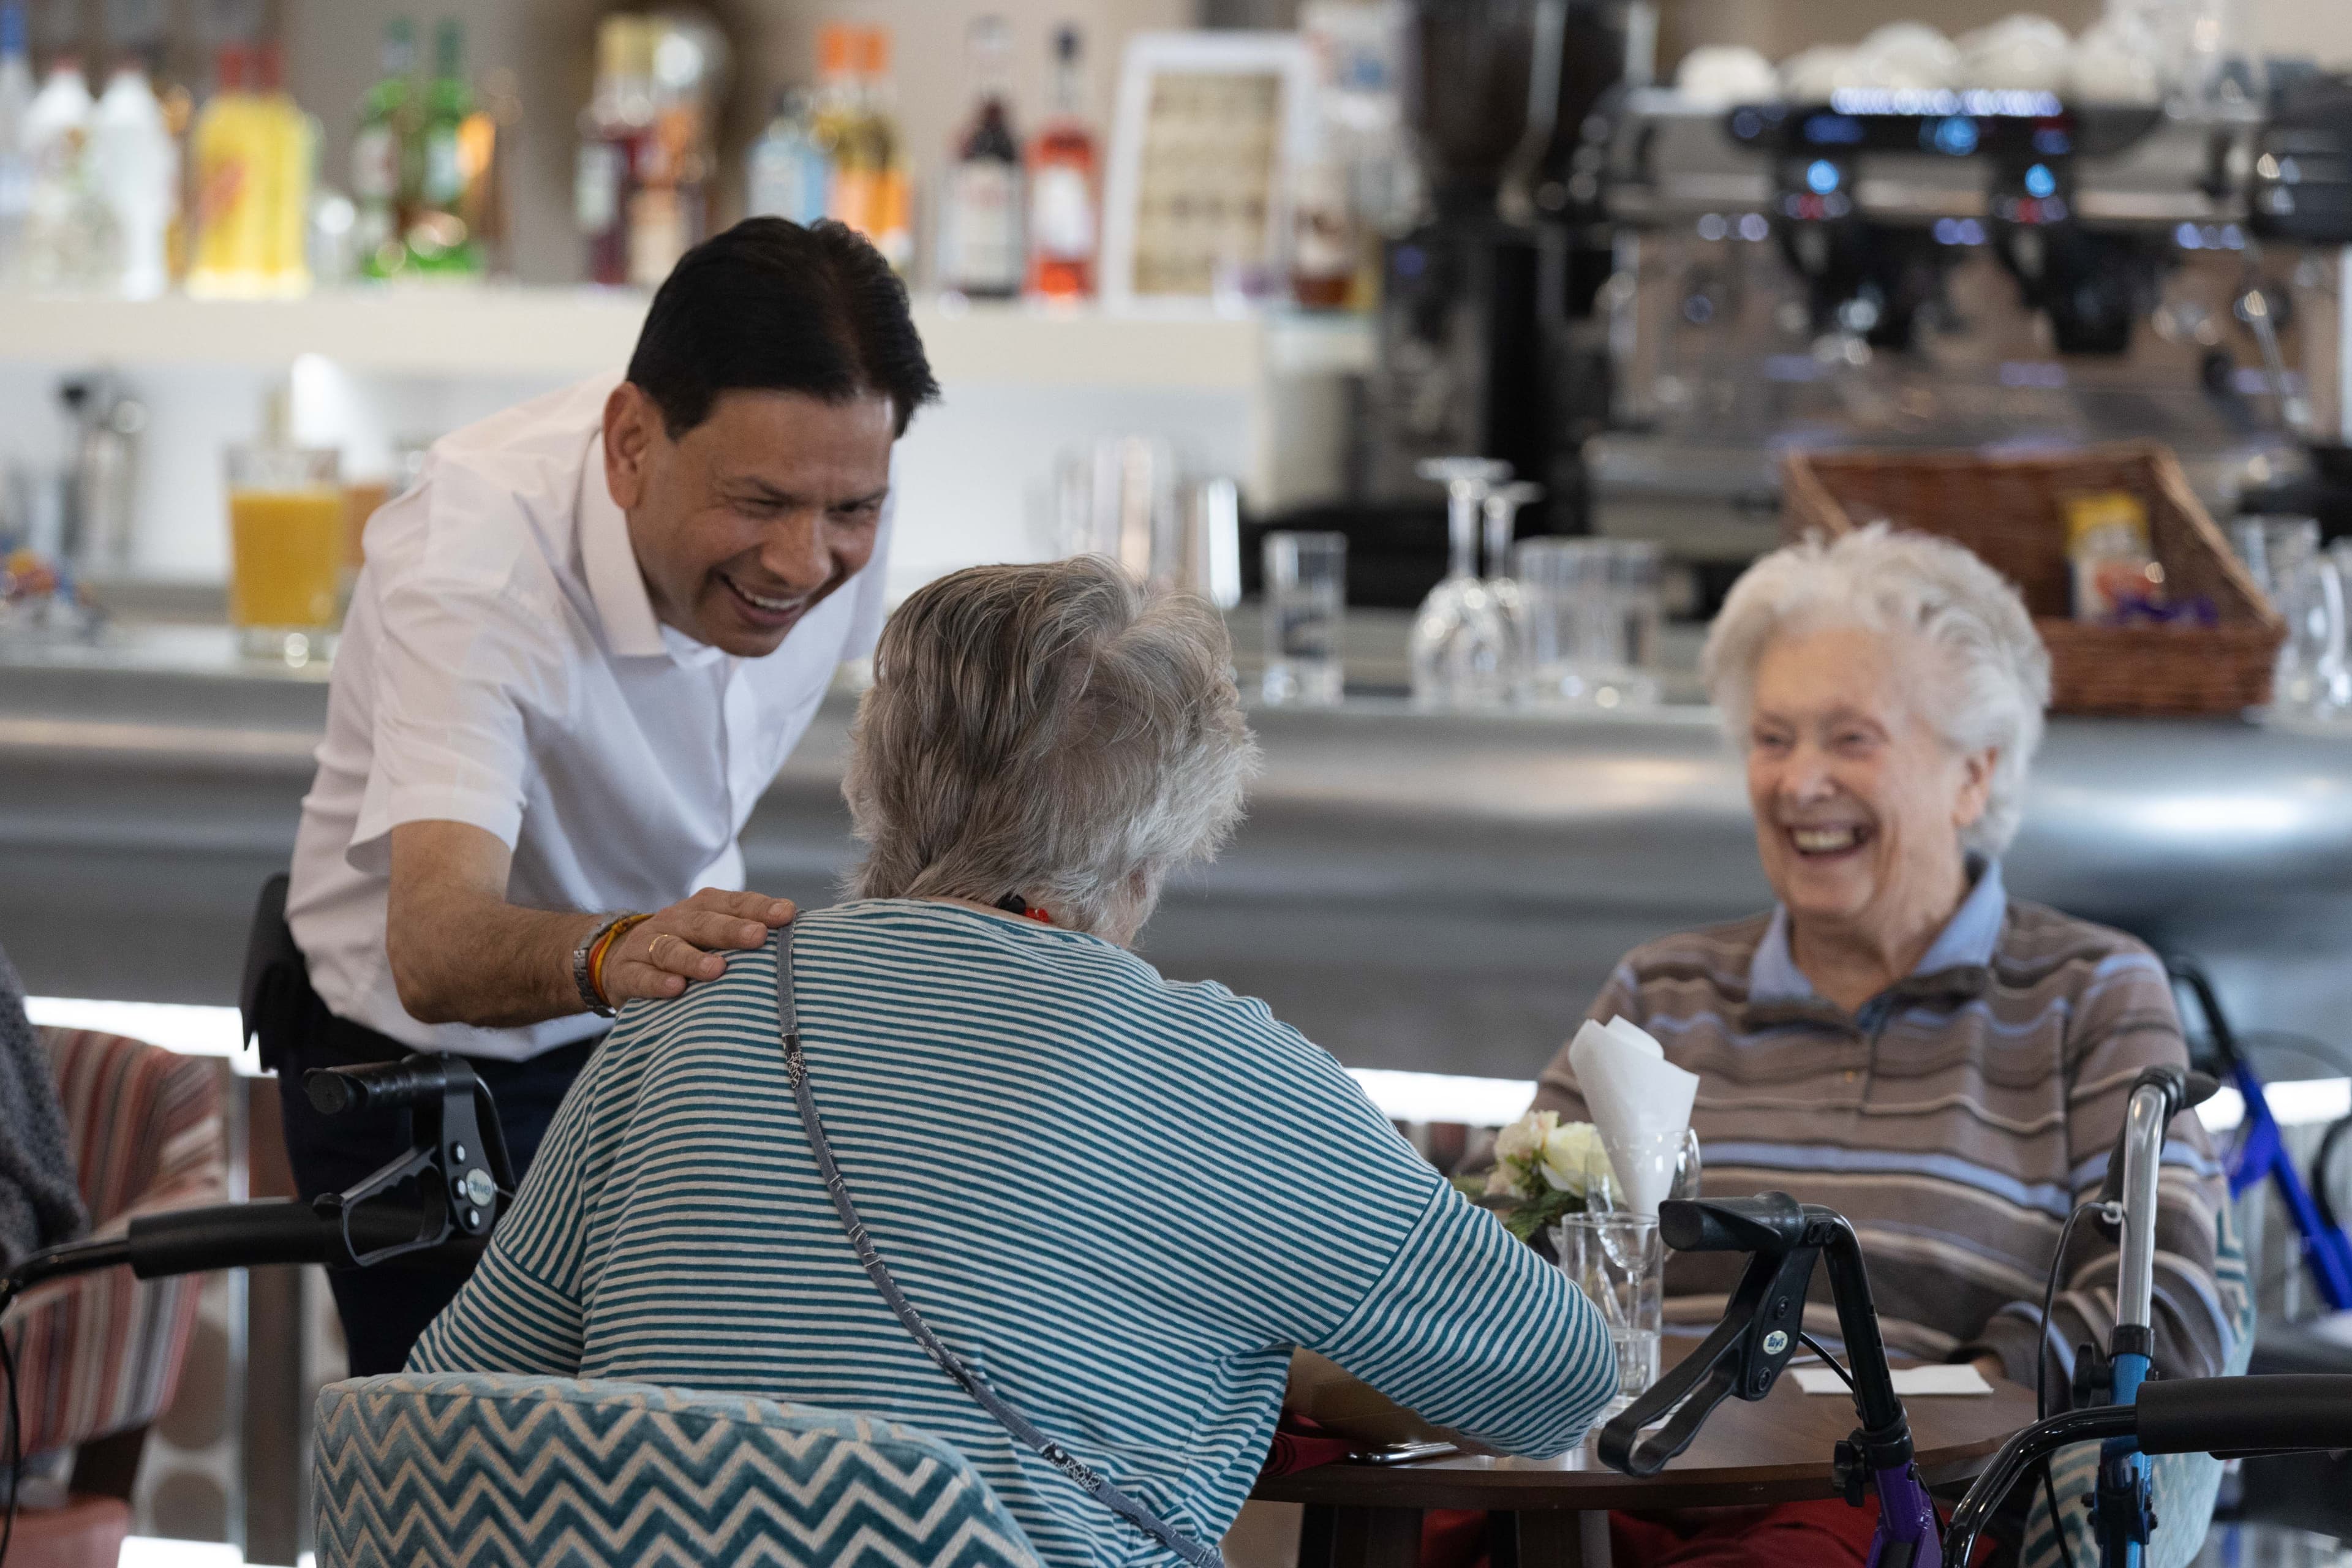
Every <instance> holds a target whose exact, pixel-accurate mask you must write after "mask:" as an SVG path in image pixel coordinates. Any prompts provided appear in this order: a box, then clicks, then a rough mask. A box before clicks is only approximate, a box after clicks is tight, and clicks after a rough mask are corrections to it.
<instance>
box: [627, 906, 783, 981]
mask: <svg viewBox="0 0 2352 1568" xmlns="http://www.w3.org/2000/svg"><path fill="white" fill-rule="evenodd" d="M792 918H793V903H792V900H789V899H772V898H770V897H769V896H768V895H767V894H765V893H730V892H725V891H722V890H721V889H718V888H705V889H702V890H701V891H700V892H698V893H697V894H695V895H694V896H693V897H692V898H690V899H688V900H684V901H683V902H680V903H675V904H672V905H670V906H669V908H667V909H666V910H660V911H658V912H657V913H656V914H655V915H654V916H653V918H652V919H650V920H646V921H639V922H638V923H637V924H636V925H635V926H633V927H631V928H630V929H629V930H628V931H625V932H624V933H623V934H622V937H621V940H620V942H619V943H618V944H617V945H616V946H615V947H614V949H613V951H612V952H609V953H607V954H605V955H604V1000H605V1001H607V1002H609V1003H611V1004H612V1005H614V1007H618V1006H620V1005H622V1004H623V1003H625V1002H634V1001H635V1000H637V999H638V998H639V997H645V996H649V997H654V998H656V999H659V998H662V997H667V996H676V995H677V994H679V993H681V992H683V991H684V990H685V989H686V987H687V985H688V983H689V982H691V981H696V980H716V979H718V978H719V976H720V975H722V974H724V973H727V960H726V958H725V957H724V956H723V955H724V954H726V953H728V952H746V951H749V950H750V949H752V948H756V947H761V946H763V945H765V943H766V942H767V940H768V933H769V932H770V931H773V930H775V929H776V928H777V927H778V926H781V925H787V924H789V923H791V921H792Z"/></svg>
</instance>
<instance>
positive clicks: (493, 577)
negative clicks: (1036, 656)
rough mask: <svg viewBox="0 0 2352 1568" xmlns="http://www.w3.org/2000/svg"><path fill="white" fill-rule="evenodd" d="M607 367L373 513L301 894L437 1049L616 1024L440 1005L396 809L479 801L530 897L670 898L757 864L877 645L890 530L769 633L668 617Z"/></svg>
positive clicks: (374, 989) (299, 842)
mask: <svg viewBox="0 0 2352 1568" xmlns="http://www.w3.org/2000/svg"><path fill="white" fill-rule="evenodd" d="M615 384H617V378H615V377H610V376H607V377H602V378H599V379H597V380H595V381H593V382H585V383H583V384H580V385H578V386H574V387H570V388H567V389H566V390H564V391H562V392H557V393H552V394H550V395H547V396H545V397H541V398H537V399H534V400H532V401H531V402H529V403H525V404H523V405H520V406H519V407H516V408H512V409H509V410H508V411H507V412H505V413H503V414H499V415H496V416H492V417H490V418H488V419H485V420H483V421H482V422H481V423H480V424H478V425H473V426H467V428H465V429H463V430H459V431H457V433H455V434H454V435H451V436H448V437H444V438H443V439H442V440H440V441H438V442H436V444H435V445H434V447H433V450H432V453H431V455H430V456H429V457H428V458H426V460H425V472H424V476H423V478H422V479H421V480H420V481H419V482H418V484H417V485H416V486H415V488H414V489H410V490H409V491H408V492H407V493H406V494H404V495H403V496H401V497H400V498H399V499H398V500H394V501H393V502H392V503H391V504H389V505H387V506H386V507H384V509H383V510H381V511H379V512H377V513H376V515H375V517H374V519H373V521H370V522H369V524H368V527H367V536H366V543H367V565H366V567H365V568H364V569H363V570H362V572H361V574H360V578H359V584H358V587H357V590H356V592H355V593H354V594H353V595H352V608H351V614H350V616H348V617H347V618H346V620H345V622H344V626H343V637H342V641H341V647H340V648H339V649H338V651H337V653H336V656H335V667H334V675H333V679H332V684H331V693H330V696H329V699H328V705H327V738H326V740H325V741H324V742H321V744H320V747H319V752H318V757H319V773H318V778H317V780H316V782H314V783H313V784H311V786H310V794H309V795H307V796H305V797H304V799H303V802H302V826H301V829H300V831H299V834H298V835H297V836H296V838H295V841H294V869H293V885H292V888H291V890H290V891H289V895H288V898H287V906H286V907H287V915H288V919H289V922H290V923H291V925H292V927H293V930H294V939H295V941H296V942H297V943H298V944H299V946H300V947H301V949H302V952H303V953H304V955H305V956H306V957H308V959H309V960H310V983H311V984H312V985H313V986H315V987H316V988H317V990H318V993H319V995H320V999H321V1000H323V1001H324V1002H325V1003H326V1004H327V1005H328V1006H329V1007H331V1008H332V1009H333V1010H334V1012H335V1013H336V1014H337V1015H338V1016H341V1017H343V1018H347V1019H349V1020H351V1021H352V1023H355V1024H363V1025H365V1026H368V1027H369V1028H372V1029H375V1030H378V1031H380V1032H382V1033H383V1034H386V1035H389V1036H391V1037H393V1038H394V1039H396V1040H400V1041H402V1042H404V1043H405V1044H408V1045H411V1046H414V1047H416V1048H418V1049H420V1050H435V1051H456V1052H458V1053H460V1054H463V1055H467V1056H474V1057H494V1058H504V1059H507V1060H513V1061H519V1060H522V1059H525V1058H530V1057H532V1056H536V1055H538V1054H539V1053H540V1052H541V1051H545V1050H548V1049H551V1048H552V1047H556V1046H561V1045H566V1044H569V1043H570V1042H572V1041H574V1040H579V1039H584V1038H586V1037H589V1036H591V1035H594V1034H596V1033H598V1032H599V1031H601V1030H602V1029H604V1027H605V1023H604V1020H603V1019H601V1018H598V1017H596V1016H593V1014H585V1013H583V1014H580V1015H576V1016H571V1017H564V1018H555V1019H551V1020H549V1021H547V1022H545V1023H542V1024H534V1025H531V1026H529V1027H526V1028H520V1029H478V1028H474V1027H471V1026H466V1025H458V1024H441V1025H433V1024H423V1023H419V1022H418V1021H417V1020H415V1018H412V1017H410V1016H408V1014H407V1012H406V1011H405V1010H404V1009H403V1008H402V1006H401V1005H400V998H399V995H398V993H397V991H396V990H395V988H394V984H393V979H392V966H391V963H390V960H389V959H388V957H387V956H386V953H385V950H384V908H385V898H386V894H387V891H388V889H389V887H390V881H389V876H388V873H389V869H390V862H391V846H390V835H391V832H392V830H393V829H394V827H396V826H400V825H401V824H402V823H404V822H422V821H432V820H441V821H449V822H465V823H470V824H472V825H473V826H477V827H479V828H482V829H484V830H485V831H487V832H489V833H492V834H495V835H497V836H498V837H499V839H500V840H501V841H502V842H504V843H505V844H506V845H508V846H509V847H510V848H511V849H512V850H513V851H514V861H513V869H512V870H511V872H510V873H509V877H508V879H507V899H508V901H509V902H510V903H514V904H518V905H521V906H525V907H528V908H532V909H544V910H656V909H660V908H662V907H663V906H665V905H667V904H672V903H676V902H677V900H680V899H683V898H685V897H687V896H688V894H690V893H692V892H694V891H695V890H696V889H698V888H706V887H717V888H740V887H741V886H742V885H743V856H742V851H741V849H740V847H738V846H737V843H736V836H737V835H738V834H739V833H740V832H741V831H742V828H743V824H744V821H745V820H746V819H747V818H748V817H749V816H751V808H752V806H753V805H755V804H756V803H757V802H758V801H759V798H760V795H761V792H763V791H764V790H765V789H766V788H767V787H768V785H769V784H770V783H771V782H772V780H773V779H774V778H775V776H776V773H777V770H778V769H780V768H781V767H782V765H783V763H784V759H785V757H786V756H787V755H788V754H789V753H790V752H791V751H792V749H793V745H794V743H795V742H798V741H799V740H800V738H801V736H802V734H803V732H804V731H806V730H807V728H808V725H809V721H810V720H811V719H812V718H814V716H815V713H816V709H817V704H818V703H819V702H820V701H821V700H823V699H824V693H825V689H826V688H827V687H828V686H829V685H830V684H831V682H832V679H833V675H834V670H835V667H836V666H837V665H839V664H840V663H842V661H844V660H845V659H849V658H860V657H863V656H864V655H866V654H868V653H871V652H872V651H873V648H874V645H875V641H876V639H877V637H878V636H879V635H880V632H881V627H882V619H883V604H882V585H883V577H884V574H885V571H886V568H887V559H888V554H889V547H890V526H891V524H890V512H889V510H888V509H887V507H886V508H885V510H884V511H883V515H882V521H881V526H880V530H879V532H878V533H877V537H876V540H875V546H874V558H873V560H872V561H871V562H870V563H867V565H866V568H865V570H863V571H861V572H860V573H858V574H857V575H856V577H854V578H852V579H851V580H850V581H849V582H848V583H846V584H844V585H843V586H842V587H840V588H839V589H837V590H836V591H835V593H834V594H833V595H832V596H831V597H829V598H827V599H826V600H825V601H824V603H823V604H821V605H817V606H816V608H814V609H813V610H811V611H810V612H809V613H808V615H807V616H805V617H803V619H802V620H801V622H800V623H799V624H798V625H796V626H793V629H792V631H791V632H790V633H789V634H787V635H786V637H785V638H784V641H783V644H782V647H778V648H777V649H776V651H775V652H774V653H772V654H770V655H769V656H768V657H767V658H754V659H746V658H735V657H733V656H731V655H730V654H727V653H725V652H723V651H721V650H720V649H718V648H715V647H706V646H704V645H703V644H701V643H698V642H696V641H694V640H693V639H692V638H690V637H686V636H684V635H683V634H681V633H679V632H678V631H677V630H676V629H674V628H672V627H669V626H663V625H662V624H661V623H660V622H659V621H657V620H656V618H655V616H654V609H653V604H652V601H651V600H650V599H649V598H648V597H647V595H646V585H645V580H644V579H643V578H642V577H641V576H639V575H638V573H637V565H636V558H635V554H634V553H633V552H632V551H631V550H630V547H629V537H628V526H627V521H626V520H625V518H624V517H623V515H622V513H621V509H620V508H619V507H618V506H616V505H615V504H614V501H613V498H612V495H611V493H610V492H609V491H608V490H607V489H605V485H604V438H603V428H604V401H605V398H606V396H607V395H609V394H610V393H611V391H612V389H613V387H614V385H615Z"/></svg>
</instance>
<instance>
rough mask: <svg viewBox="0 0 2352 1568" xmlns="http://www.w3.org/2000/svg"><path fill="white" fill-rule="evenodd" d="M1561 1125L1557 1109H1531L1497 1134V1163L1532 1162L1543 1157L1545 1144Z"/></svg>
mask: <svg viewBox="0 0 2352 1568" xmlns="http://www.w3.org/2000/svg"><path fill="white" fill-rule="evenodd" d="M1558 1127H1559V1111H1557V1110H1530V1111H1528V1113H1527V1114H1526V1115H1525V1116H1522V1117H1520V1118H1519V1119H1518V1120H1517V1121H1514V1122H1512V1123H1511V1124H1510V1125H1509V1126H1508V1127H1506V1128H1504V1129H1503V1130H1502V1131H1500V1132H1498V1133H1496V1135H1495V1163H1496V1164H1498V1165H1500V1164H1510V1163H1534V1162H1535V1161H1537V1160H1539V1159H1541V1158H1542V1157H1543V1150H1544V1145H1545V1143H1547V1142H1549V1141H1550V1138H1551V1135H1552V1132H1553V1131H1554V1130H1555V1129H1557V1128H1558Z"/></svg>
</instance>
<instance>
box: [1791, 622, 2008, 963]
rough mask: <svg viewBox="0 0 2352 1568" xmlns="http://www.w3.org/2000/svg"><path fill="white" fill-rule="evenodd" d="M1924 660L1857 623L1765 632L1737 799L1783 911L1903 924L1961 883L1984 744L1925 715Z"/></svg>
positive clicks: (1982, 787)
mask: <svg viewBox="0 0 2352 1568" xmlns="http://www.w3.org/2000/svg"><path fill="white" fill-rule="evenodd" d="M1934 673H1935V665H1934V655H1933V654H1932V653H1931V652H1930V651H1929V650H1928V649H1927V648H1925V647H1920V646H1918V645H1916V644H1915V643H1913V642H1910V641H1909V640H1907V639H1904V638H1900V637H1886V636H1885V635H1882V634H1880V633H1877V632H1874V631H1869V630H1866V629H1864V628H1862V627H1857V626H1829V627H1822V628H1820V629H1817V630H1811V631H1796V632H1787V633H1783V634H1782V635H1781V636H1780V637H1775V638H1774V639H1773V640H1772V641H1771V642H1770V643H1769V644H1768V645H1766V647H1765V649H1764V654H1763V657H1762V658H1760V659H1759V660H1758V662H1757V667H1756V688H1755V694H1754V708H1753V712H1752V714H1751V716H1750V718H1749V721H1748V805H1750V806H1751V807H1752V808H1753V810H1754V812H1755V814H1756V841H1757V848H1758V851H1759V854H1760V855H1761V856H1762V858H1763V862H1764V875H1765V876H1766V878H1767V879H1769V880H1770V882H1771V884H1772V888H1773V890H1774V891H1775V892H1776V893H1778V894H1779V895H1780V901H1781V902H1782V903H1784V904H1786V905H1787V906H1788V908H1789V913H1790V919H1791V921H1796V922H1799V923H1800V924H1803V923H1805V922H1808V921H1810V922H1811V924H1812V925H1813V927H1814V928H1815V929H1816V930H1819V931H1825V932H1826V931H1853V932H1868V931H1874V930H1878V931H1904V930H1909V929H1913V928H1915V927H1916V926H1917V925H1918V924H1919V923H1920V922H1921V921H1923V920H1924V921H1930V922H1939V921H1941V920H1942V919H1943V918H1944V917H1946V916H1948V914H1949V913H1950V910H1951V909H1952V907H1953V906H1954V905H1955V904H1956V903H1957V902H1958V898H1959V895H1960V893H1961V892H1962V891H1964V890H1965V889H1966V887H1967V872H1966V869H1965V867H1964V865H1963V858H1962V854H1961V849H1960V837H1959V836H1960V833H1961V831H1962V830H1963V829H1965V828H1966V827H1968V826H1969V825H1970V824H1971V823H1973V822H1975V821H1976V820H1977V818H1978V817H1979V816H1982V815H1983V814H1984V808H1985V796H1986V790H1987V786H1988V784H1990V779H1991V775H1992V763H1993V755H1992V753H1991V752H1982V753H1979V754H1978V755H1974V756H1969V755H1966V754H1963V753H1962V752H1958V751H1957V750H1956V749H1954V748H1953V747H1952V746H1951V745H1950V744H1949V743H1948V742H1946V741H1945V740H1944V739H1943V737H1942V736H1941V735H1940V734H1938V733H1937V730H1936V728H1935V726H1934V725H1933V724H1931V723H1930V722H1929V721H1928V720H1927V717H1926V713H1927V708H1926V703H1925V701H1924V700H1923V696H1922V693H1923V691H1924V690H1926V689H1927V687H1928V686H1929V685H1931V684H1932V676H1933V675H1934ZM1923 677H1924V678H1929V679H1926V680H1923Z"/></svg>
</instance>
